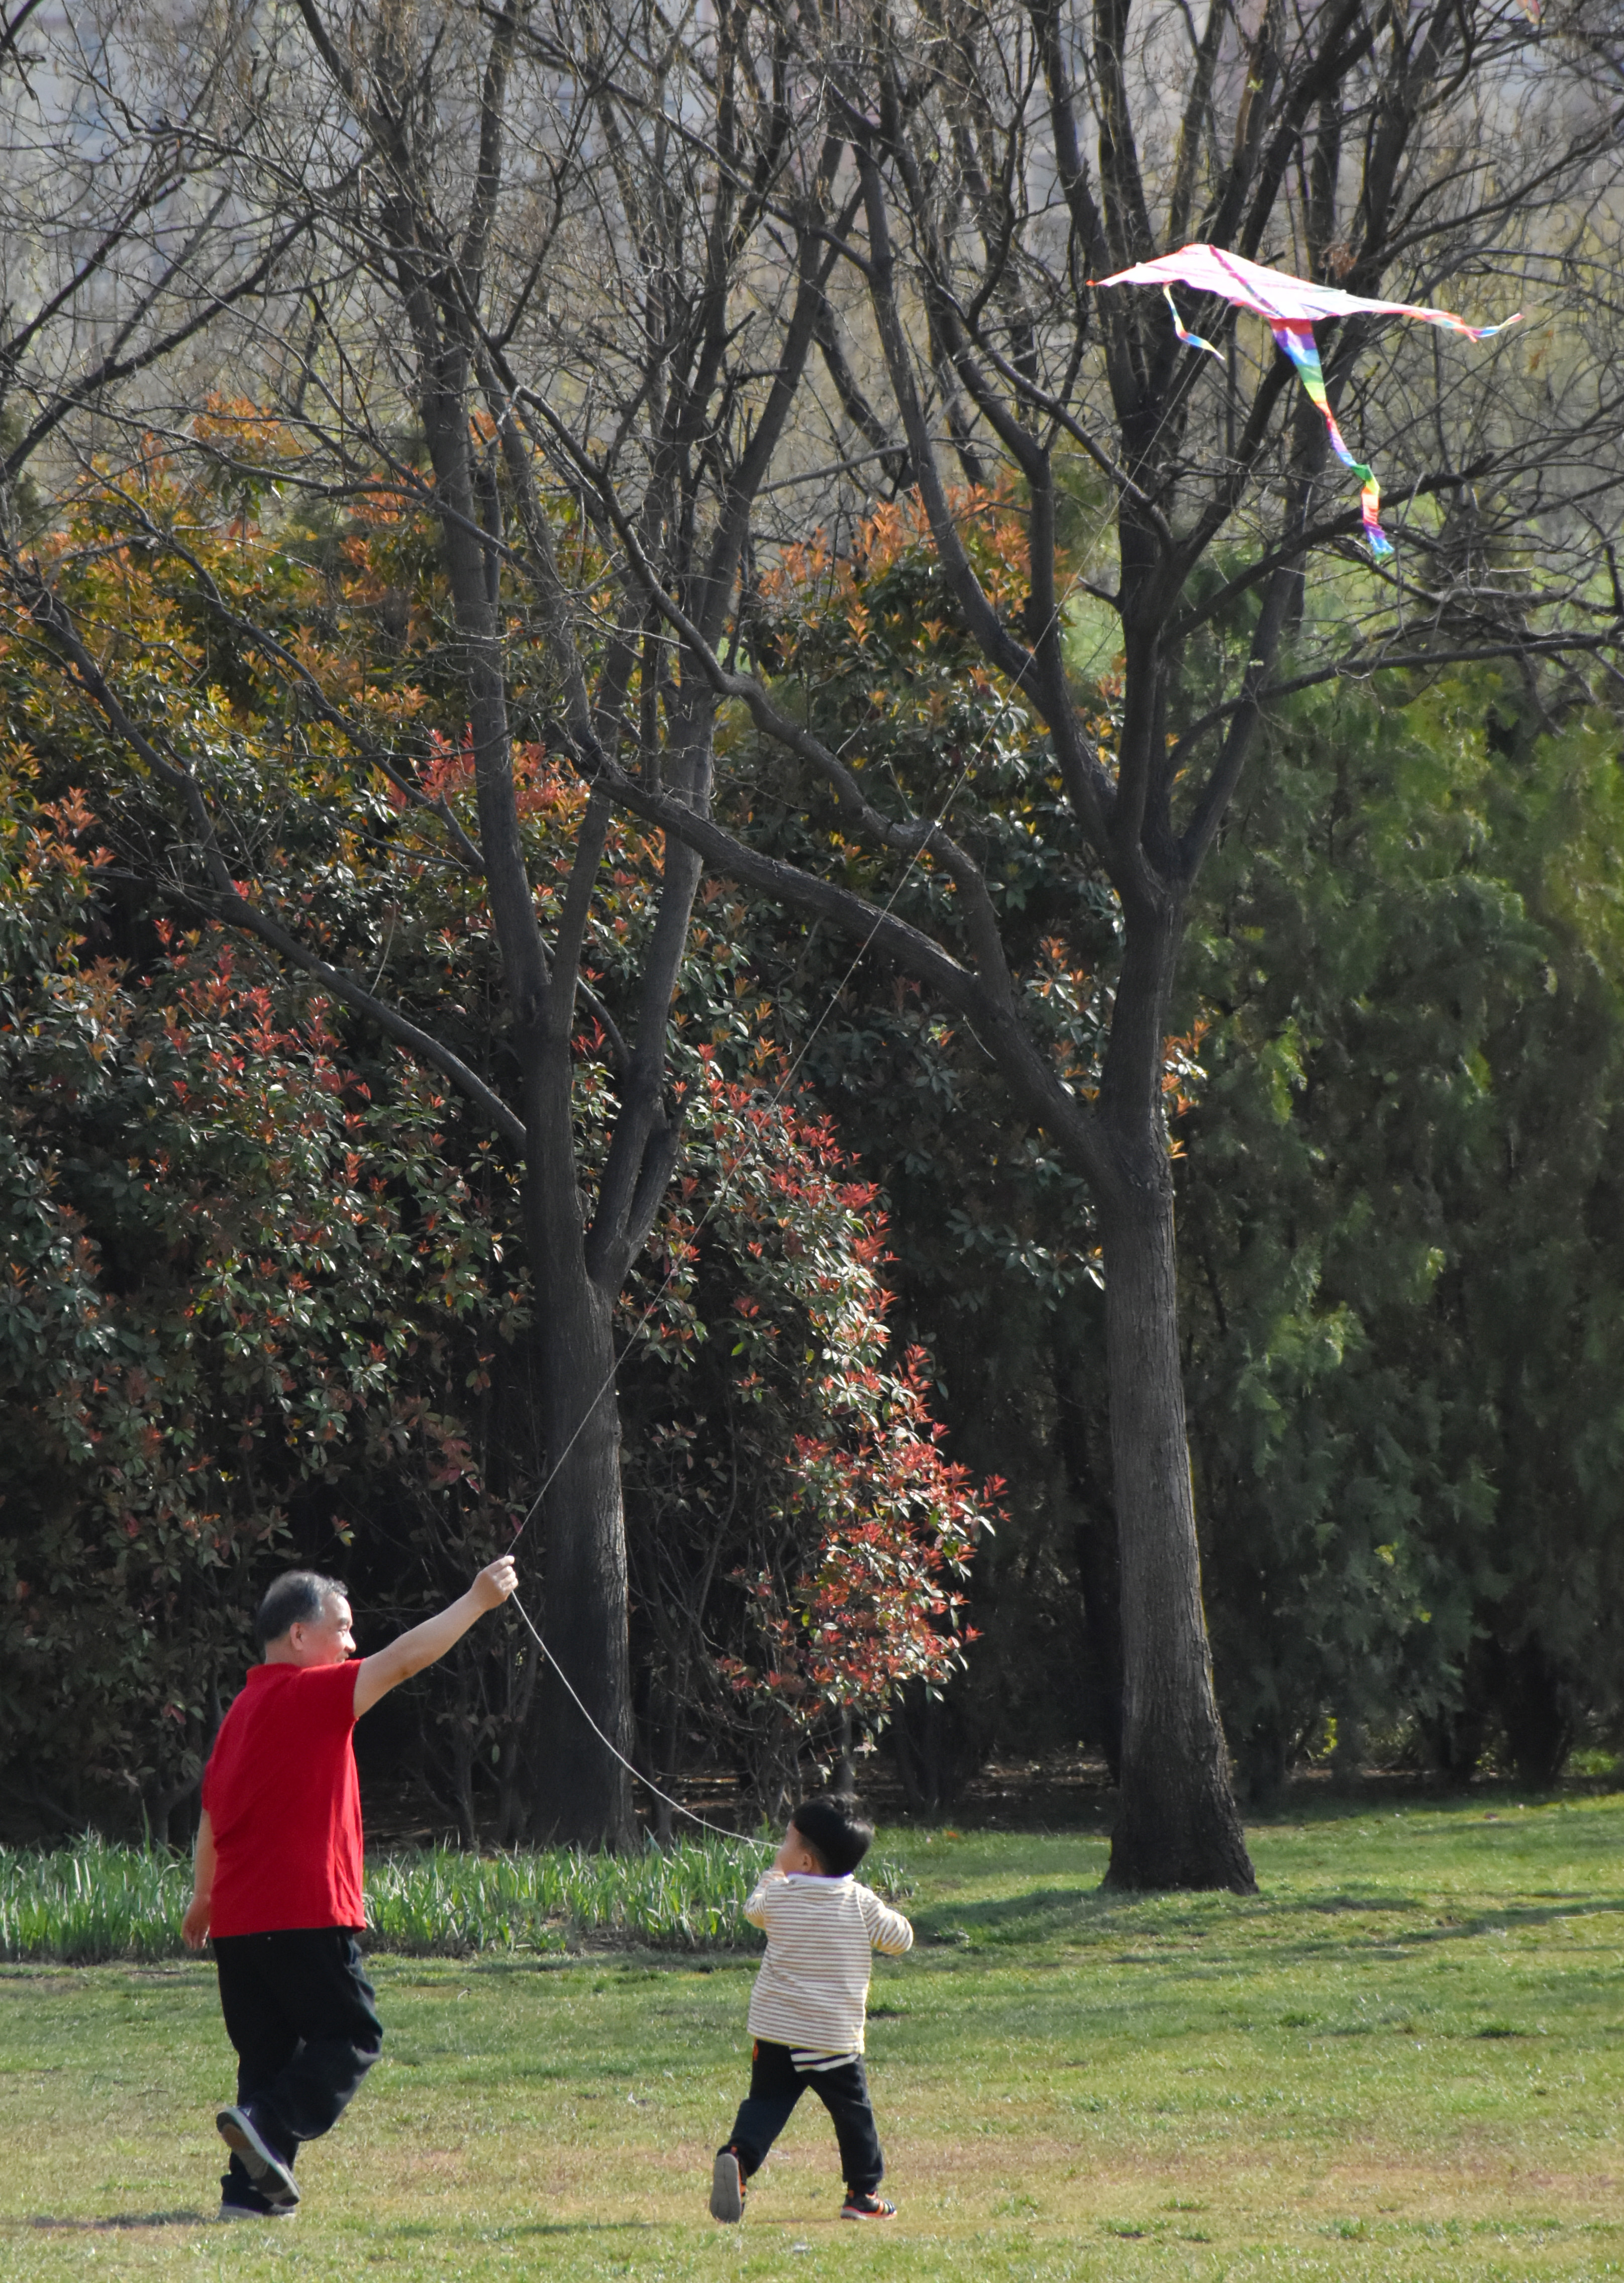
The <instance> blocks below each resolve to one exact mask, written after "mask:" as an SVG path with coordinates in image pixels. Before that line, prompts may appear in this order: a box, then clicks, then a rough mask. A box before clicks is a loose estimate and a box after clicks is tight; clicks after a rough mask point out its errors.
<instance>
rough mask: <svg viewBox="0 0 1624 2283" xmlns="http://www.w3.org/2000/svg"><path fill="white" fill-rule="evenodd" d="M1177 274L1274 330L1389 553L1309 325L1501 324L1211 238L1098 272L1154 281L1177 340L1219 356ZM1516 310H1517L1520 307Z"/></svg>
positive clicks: (1379, 546) (1378, 551)
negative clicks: (1359, 320) (1290, 270)
mask: <svg viewBox="0 0 1624 2283" xmlns="http://www.w3.org/2000/svg"><path fill="white" fill-rule="evenodd" d="M1175 279H1176V280H1177V282H1178V283H1179V284H1181V285H1191V286H1193V287H1194V288H1195V290H1196V291H1197V292H1198V293H1216V294H1219V295H1221V296H1222V299H1223V300H1226V301H1233V302H1234V303H1235V305H1236V307H1237V308H1241V309H1250V310H1251V311H1252V312H1253V316H1259V317H1261V318H1262V319H1263V320H1264V322H1265V323H1266V324H1267V325H1268V326H1269V331H1271V332H1272V333H1273V335H1274V337H1275V339H1276V340H1277V342H1278V344H1279V346H1280V347H1281V349H1282V350H1283V351H1284V354H1285V355H1287V356H1288V357H1290V359H1291V360H1292V363H1293V364H1294V365H1295V366H1296V368H1297V374H1298V378H1299V379H1300V381H1301V382H1302V385H1303V386H1304V387H1305V388H1306V389H1307V390H1308V394H1309V395H1310V396H1311V397H1312V398H1313V400H1314V401H1315V403H1316V404H1317V405H1318V407H1319V409H1320V410H1321V411H1322V412H1323V414H1324V416H1325V426H1326V428H1327V430H1328V431H1329V432H1330V436H1331V449H1332V450H1333V451H1334V452H1335V454H1336V456H1337V457H1338V459H1339V460H1340V461H1341V463H1342V464H1343V466H1344V467H1345V468H1349V469H1351V470H1352V471H1353V473H1354V474H1355V475H1356V476H1357V477H1358V479H1359V481H1360V484H1361V486H1362V493H1361V499H1360V505H1361V509H1362V512H1363V516H1364V532H1365V537H1366V538H1367V539H1368V540H1369V541H1370V552H1371V553H1372V554H1373V555H1391V554H1392V552H1393V543H1392V542H1391V541H1390V540H1389V539H1388V537H1387V535H1386V532H1384V531H1383V529H1382V527H1381V487H1380V486H1379V485H1378V482H1377V480H1376V479H1375V477H1374V476H1373V475H1372V474H1371V473H1370V470H1369V468H1367V467H1366V466H1365V464H1364V463H1363V461H1362V460H1355V457H1354V456H1353V454H1352V453H1351V452H1350V451H1349V450H1348V448H1347V445H1346V444H1345V443H1344V442H1343V440H1342V431H1341V430H1340V429H1339V427H1338V426H1337V420H1336V415H1335V413H1334V412H1332V410H1331V401H1330V399H1329V398H1328V397H1327V395H1326V393H1325V376H1324V374H1323V372H1322V371H1321V370H1320V361H1319V351H1318V349H1317V348H1316V347H1315V345H1314V327H1315V324H1316V321H1317V320H1319V319H1320V318H1322V317H1351V316H1355V315H1356V314H1358V313H1359V312H1361V311H1369V312H1370V313H1371V314H1372V315H1374V316H1378V317H1420V318H1422V319H1423V320H1424V321H1425V323H1427V324H1429V325H1448V327H1449V329H1450V331H1453V332H1456V333H1464V335H1465V336H1466V339H1468V340H1471V341H1486V340H1487V339H1488V337H1489V335H1490V334H1491V333H1498V332H1502V331H1504V325H1469V324H1467V323H1465V322H1464V319H1463V318H1460V317H1456V316H1451V314H1450V313H1449V311H1448V309H1425V308H1418V307H1417V304H1416V303H1415V302H1413V301H1371V300H1366V299H1365V297H1364V296H1363V295H1362V294H1361V293H1344V292H1340V291H1339V288H1338V287H1336V286H1334V285H1313V284H1309V282H1308V279H1307V278H1306V277H1288V276H1287V274H1286V273H1285V271H1284V270H1283V269H1263V268H1262V266H1261V264H1260V263H1258V262H1256V261H1246V260H1245V257H1244V256H1243V255H1241V254H1238V253H1224V252H1223V251H1222V248H1221V247H1219V246H1216V245H1186V246H1183V247H1182V248H1181V249H1180V251H1179V252H1178V253H1163V254H1159V256H1158V257H1157V259H1156V260H1155V261H1141V262H1138V263H1136V265H1135V267H1134V268H1133V269H1119V270H1118V272H1117V274H1116V276H1115V277H1101V278H1099V279H1097V281H1093V282H1096V283H1097V284H1101V285H1159V286H1160V287H1161V290H1162V292H1163V293H1164V294H1165V295H1166V296H1167V307H1168V308H1169V309H1171V310H1172V311H1173V330H1174V331H1175V333H1176V334H1177V335H1178V337H1179V339H1180V340H1181V341H1183V342H1184V343H1185V345H1186V346H1187V347H1190V348H1193V349H1206V351H1207V353H1208V355H1212V356H1215V357H1217V358H1218V359H1219V361H1220V362H1222V357H1223V352H1222V350H1221V349H1215V348H1214V347H1213V345H1212V343H1211V341H1204V340H1203V339H1201V337H1200V335H1199V334H1198V333H1191V332H1186V331H1185V330H1184V327H1183V325H1182V324H1181V323H1179V314H1178V309H1177V308H1176V306H1175V302H1174V299H1173V295H1172V293H1171V292H1170V291H1169V290H1168V289H1169V284H1170V282H1171V281H1172V280H1175ZM1518 314H1519V316H1520V315H1521V312H1520V311H1519V313H1518ZM1515 323H1517V318H1516V317H1507V318H1506V319H1505V321H1504V324H1505V325H1514V324H1515Z"/></svg>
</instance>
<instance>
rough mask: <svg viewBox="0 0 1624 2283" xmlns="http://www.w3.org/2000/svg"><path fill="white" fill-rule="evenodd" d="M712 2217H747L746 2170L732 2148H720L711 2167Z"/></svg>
mask: <svg viewBox="0 0 1624 2283" xmlns="http://www.w3.org/2000/svg"><path fill="white" fill-rule="evenodd" d="M710 2208H711V2217H712V2218H713V2219H726V2220H738V2219H743V2217H744V2216H745V2170H744V2166H743V2165H742V2164H741V2163H740V2162H739V2161H738V2157H737V2156H736V2155H735V2154H734V2153H733V2151H732V2149H731V2148H719V2149H718V2150H717V2151H716V2161H715V2162H714V2164H713V2165H712V2167H711V2201H710Z"/></svg>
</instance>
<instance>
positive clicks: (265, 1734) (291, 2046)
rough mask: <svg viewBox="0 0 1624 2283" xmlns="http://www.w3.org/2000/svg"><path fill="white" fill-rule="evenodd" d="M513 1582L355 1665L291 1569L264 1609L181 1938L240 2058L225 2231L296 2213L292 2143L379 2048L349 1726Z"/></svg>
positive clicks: (231, 2113) (332, 2111)
mask: <svg viewBox="0 0 1624 2283" xmlns="http://www.w3.org/2000/svg"><path fill="white" fill-rule="evenodd" d="M518 1582H519V1580H518V1573H517V1572H516V1570H514V1567H513V1563H512V1562H511V1558H510V1557H509V1556H507V1555H506V1554H504V1555H503V1557H502V1558H501V1560H500V1561H496V1562H492V1563H491V1564H490V1566H489V1568H488V1569H487V1570H480V1574H479V1576H478V1577H477V1578H475V1579H474V1581H473V1583H472V1586H470V1587H469V1588H468V1591H467V1592H466V1593H465V1594H464V1595H463V1596H462V1597H461V1599H460V1600H459V1601H453V1602H452V1603H451V1605H450V1607H449V1609H442V1610H441V1613H440V1615H439V1616H438V1617H430V1618H429V1619H428V1620H427V1622H426V1624H424V1625H414V1626H413V1628H412V1630H411V1631H410V1632H407V1633H402V1635H401V1637H400V1639H399V1640H395V1641H392V1642H391V1643H390V1645H389V1647H388V1648H385V1649H379V1652H378V1654H377V1656H369V1657H363V1659H362V1660H361V1661H360V1662H359V1663H358V1664H356V1663H352V1662H351V1659H352V1658H353V1656H354V1653H355V1637H354V1635H353V1634H352V1632H351V1631H350V1624H351V1618H350V1607H349V1603H348V1601H347V1600H346V1598H345V1593H344V1588H343V1587H342V1586H340V1585H339V1584H338V1583H337V1582H336V1580H334V1579H333V1578H320V1577H317V1576H316V1573H315V1572H314V1571H313V1570H292V1571H290V1572H289V1573H288V1575H287V1576H286V1577H284V1578H277V1582H276V1584H275V1585H274V1586H272V1587H271V1588H270V1591H269V1593H267V1594H266V1596H265V1598H264V1600H263V1601H262V1602H261V1604H260V1608H259V1614H258V1615H257V1617H255V1619H254V1637H255V1639H256V1640H258V1642H259V1644H260V1648H261V1651H262V1655H263V1656H264V1659H265V1662H264V1663H263V1664H256V1665H254V1666H253V1667H252V1668H251V1670H250V1671H249V1674H248V1679H247V1685H246V1687H245V1688H244V1690H243V1693H242V1695H240V1696H238V1698H237V1699H236V1701H235V1702H234V1703H233V1704H232V1706H231V1709H230V1711H229V1712H228V1713H227V1714H226V1716H225V1718H224V1719H223V1721H222V1723H221V1725H220V1734H219V1735H218V1736H217V1737H216V1738H215V1749H214V1751H213V1752H212V1753H211V1755H210V1756H209V1763H208V1766H207V1770H206V1771H205V1773H204V1777H203V1819H202V1821H201V1823H200V1824H199V1827H198V1850H197V1866H196V1874H195V1879H194V1892H193V1894H192V1897H191V1905H189V1907H188V1909H187V1912H186V1916H185V1921H184V1924H183V1932H184V1934H185V1937H186V1941H187V1944H189V1946H190V1947H191V1949H193V1950H201V1948H202V1947H203V1944H204V1943H205V1941H207V1939H209V1938H210V1937H211V1936H212V1937H213V1940H214V1944H215V1962H216V1964H217V1966H218V1967H219V1970H220V2006H221V2011H222V2012H223V2014H224V2015H225V2026H226V2033H227V2035H228V2036H229V2037H230V2040H231V2043H232V2044H233V2045H235V2046H236V2048H237V2101H236V2105H235V2107H233V2108H223V2109H222V2110H221V2111H220V2114H219V2117H218V2119H217V2120H216V2121H217V2123H218V2124H219V2127H220V2131H221V2136H222V2138H223V2139H224V2141H225V2142H226V2145H227V2146H228V2147H229V2148H230V2151H231V2161H230V2169H229V2170H228V2171H227V2172H226V2175H225V2177H224V2178H223V2180H222V2182H221V2184H220V2186H221V2204H220V2216H221V2217H222V2218H223V2219H246V2218H269V2217H285V2216H287V2215H288V2214H290V2213H291V2212H292V2211H293V2209H294V2207H295V2206H296V2204H297V2203H298V2201H299V2190H298V2189H297V2188H296V2187H295V2186H294V2185H293V2158H294V2156H295V2154H297V2152H298V2148H299V2144H300V2142H301V2140H314V2139H316V2137H317V2136H318V2134H320V2133H323V2132H326V2131H331V2129H332V2126H333V2125H334V2124H336V2123H337V2122H338V2120H339V2118H340V2116H341V2115H343V2113H344V2111H345V2109H346V2108H347V2107H348V2105H349V2103H350V2101H351V2100H353V2099H354V2097H355V2093H356V2092H358V2091H359V2090H360V2086H361V2083H362V2080H363V2077H365V2076H366V2073H367V2071H368V2069H371V2066H372V2063H373V2062H374V2061H376V2060H377V2059H378V2055H379V2049H380V2047H381V2045H382V2043H383V2030H382V2028H381V2026H380V2025H379V2019H378V2015H377V2013H376V2011H375V2010H374V2007H373V2003H372V1999H373V1992H372V1985H371V1983H370V1982H369V1981H368V1980H367V1978H366V1975H365V1974H364V1973H363V1970H362V1960H361V1951H360V1946H359V1944H357V1942H356V1940H355V1936H357V1934H359V1933H360V1932H361V1930H362V1928H363V1927H364V1925H365V1923H366V1905H365V1903H364V1900H363V1896H362V1890H361V1867H362V1847H361V1792H360V1787H359V1785H358V1783H357V1781H356V1778H355V1749H354V1746H353V1743H352V1741H351V1739H352V1736H353V1734H354V1730H355V1723H356V1721H357V1720H358V1719H360V1718H361V1716H362V1714H363V1712H368V1711H370V1710H371V1708H372V1706H373V1705H374V1704H376V1703H377V1702H378V1700H379V1697H380V1696H386V1695H388V1693H389V1691H390V1690H391V1689H392V1688H394V1687H398V1686H399V1684H400V1683H401V1682H402V1680H407V1679H410V1677H411V1675H412V1674H413V1673H414V1672H421V1671H423V1669H424V1667H425V1666H426V1665H430V1664H435V1663H436V1662H437V1661H438V1660H439V1659H440V1658H441V1657H442V1656H444V1655H445V1654H446V1651H447V1650H448V1649H449V1648H453V1647H454V1646H455V1645H456V1643H457V1641H459V1640H461V1639H462V1637H463V1635H464V1634H465V1632H467V1631H468V1628H469V1627H470V1625H473V1624H475V1623H476V1622H477V1621H478V1619H479V1618H480V1617H483V1616H484V1614H485V1612H486V1611H487V1610H488V1609H496V1608H497V1607H498V1606H499V1605H500V1603H502V1602H503V1601H506V1599H507V1597H508V1595H509V1594H510V1593H511V1592H512V1590H513V1588H514V1586H516V1585H517V1584H518Z"/></svg>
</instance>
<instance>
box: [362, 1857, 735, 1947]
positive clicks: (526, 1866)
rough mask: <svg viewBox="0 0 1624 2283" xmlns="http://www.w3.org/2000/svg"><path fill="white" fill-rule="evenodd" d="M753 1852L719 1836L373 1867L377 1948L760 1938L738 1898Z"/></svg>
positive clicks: (370, 1886) (718, 1943) (391, 1861)
mask: <svg viewBox="0 0 1624 2283" xmlns="http://www.w3.org/2000/svg"><path fill="white" fill-rule="evenodd" d="M759 1868H760V1863H759V1860H758V1858H757V1856H756V1855H755V1854H754V1853H753V1852H746V1851H743V1850H741V1849H739V1848H737V1847H729V1846H727V1845H726V1844H724V1843H717V1842H714V1841H707V1842H702V1843H698V1844H684V1845H683V1846H678V1847H673V1848H671V1849H670V1850H668V1851H667V1852H665V1853H663V1854H662V1853H661V1852H660V1851H659V1850H658V1849H657V1848H653V1847H650V1848H647V1849H644V1851H642V1852H641V1853H639V1854H636V1855H585V1854H582V1853H581V1852H579V1851H577V1850H575V1849H574V1848H550V1849H546V1850H543V1851H537V1852H535V1853H513V1854H505V1855H496V1856H488V1857H487V1856H473V1855H464V1854H459V1853H458V1852H457V1851H456V1850H455V1849H452V1848H448V1847H437V1848H434V1849H433V1851H430V1852H428V1853H425V1854H420V1855H403V1856H394V1857H388V1858H384V1859H383V1860H382V1861H380V1862H379V1863H376V1864H373V1865H371V1866H369V1867H368V1871H367V1905H368V1909H369V1913H370V1914H371V1922H372V1925H373V1928H374V1929H375V1932H374V1934H373V1936H372V1944H371V1946H372V1947H373V1948H375V1949H379V1950H398V1951H402V1952H407V1953H409V1954H411V1953H415V1954H417V1955H419V1956H425V1955H428V1954H431V1953H433V1954H437V1955H451V1956H466V1955H468V1954H469V1953H470V1952H476V1951H486V1950H558V1949H562V1948H563V1947H564V1946H565V1945H566V1944H567V1943H568V1942H569V1941H571V1940H572V1939H579V1938H581V1937H583V1936H619V1937H620V1938H621V1939H622V1940H625V1941H631V1942H638V1943H644V1944H648V1945H649V1946H650V1947H651V1948H654V1949H672V1950H714V1949H718V1948H724V1947H731V1946H733V1945H735V1944H738V1943H740V1942H742V1941H745V1940H746V1939H748V1940H755V1939H758V1938H759V1937H757V1936H756V1935H755V1930H754V1928H751V1927H748V1926H746V1922H745V1921H744V1919H743V1918H742V1916H741V1915H740V1905H742V1904H743V1902H744V1900H745V1897H746V1895H748V1893H749V1892H750V1890H751V1888H752V1887H753V1884H754V1883H755V1878H756V1874H757V1872H758V1870H759Z"/></svg>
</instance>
